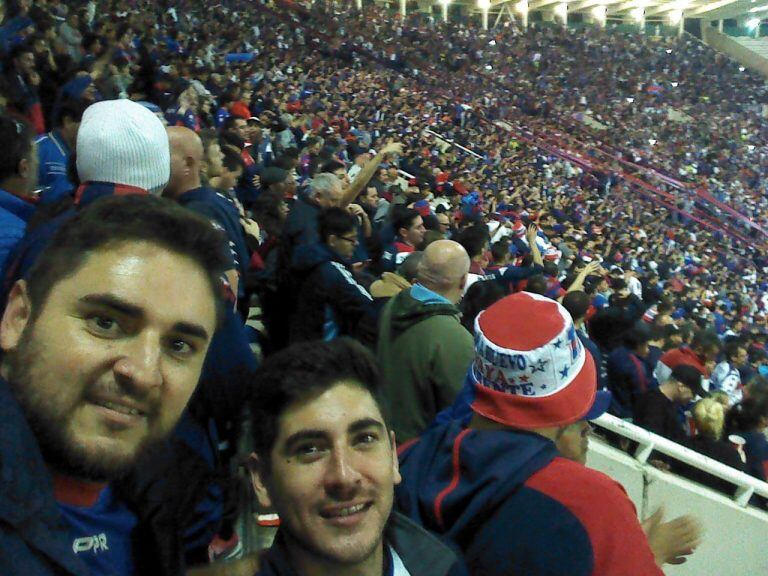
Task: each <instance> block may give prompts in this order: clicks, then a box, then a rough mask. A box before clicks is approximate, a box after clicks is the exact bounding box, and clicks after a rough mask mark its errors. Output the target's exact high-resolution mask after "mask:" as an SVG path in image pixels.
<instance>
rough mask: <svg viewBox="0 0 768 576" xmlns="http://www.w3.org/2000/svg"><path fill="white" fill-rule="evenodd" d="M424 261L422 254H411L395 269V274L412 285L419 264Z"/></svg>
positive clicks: (417, 272)
mask: <svg viewBox="0 0 768 576" xmlns="http://www.w3.org/2000/svg"><path fill="white" fill-rule="evenodd" d="M423 259H424V252H411V253H410V254H408V256H406V257H405V260H403V261H402V262H401V263H400V266H398V267H397V274H398V275H399V276H402V277H403V278H405V279H406V280H408V282H410V283H411V284H413V283H414V282H416V277H417V276H418V275H419V263H420V262H421V261H422V260H423Z"/></svg>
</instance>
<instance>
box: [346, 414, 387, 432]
mask: <svg viewBox="0 0 768 576" xmlns="http://www.w3.org/2000/svg"><path fill="white" fill-rule="evenodd" d="M370 428H376V429H377V430H379V431H383V430H385V426H384V423H383V422H381V421H379V420H376V419H375V418H362V419H360V420H356V421H354V422H353V423H352V424H350V425H349V428H348V429H347V430H348V431H349V433H350V434H354V433H355V432H362V431H363V430H368V429H370Z"/></svg>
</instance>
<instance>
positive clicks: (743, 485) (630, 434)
mask: <svg viewBox="0 0 768 576" xmlns="http://www.w3.org/2000/svg"><path fill="white" fill-rule="evenodd" d="M592 423H593V424H596V425H597V426H599V427H600V428H604V429H606V430H610V431H611V432H614V433H616V434H618V435H619V436H622V437H624V438H627V439H629V440H632V441H634V442H637V444H638V446H637V448H636V449H635V452H634V457H635V459H636V460H637V461H638V462H640V463H641V464H646V463H647V462H648V458H649V457H650V456H651V453H653V452H654V451H656V452H661V453H662V454H665V455H666V456H670V457H672V458H674V459H675V460H678V461H680V462H683V463H685V464H688V465H689V466H693V467H694V468H697V469H699V470H703V471H704V472H706V473H708V474H711V475H712V476H716V477H717V478H721V479H722V480H725V481H726V482H730V483H731V484H734V485H735V486H736V491H735V493H734V494H733V500H734V502H736V504H738V505H739V506H741V507H746V506H747V504H748V503H749V500H750V498H752V496H753V495H758V496H763V497H765V498H768V483H766V482H763V481H762V480H758V479H757V478H754V477H753V476H750V475H749V474H745V473H744V472H739V471H738V470H734V469H733V468H731V467H730V466H726V465H725V464H722V463H721V462H718V461H717V460H714V459H712V458H709V457H708V456H704V455H703V454H699V453H698V452H696V451H694V450H691V449H689V448H685V447H684V446H681V445H680V444H677V443H676V442H672V441H671V440H668V439H666V438H664V437H662V436H659V435H657V434H654V433H652V432H649V431H648V430H645V429H644V428H640V427H639V426H635V425H634V424H630V423H629V422H626V421H625V420H622V419H620V418H616V417H615V416H611V415H610V414H603V415H602V416H600V417H599V418H597V419H596V420H592Z"/></svg>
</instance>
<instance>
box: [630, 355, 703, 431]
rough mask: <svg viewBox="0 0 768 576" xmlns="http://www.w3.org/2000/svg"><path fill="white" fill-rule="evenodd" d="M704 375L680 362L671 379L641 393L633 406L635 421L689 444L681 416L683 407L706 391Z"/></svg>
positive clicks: (647, 428)
mask: <svg viewBox="0 0 768 576" xmlns="http://www.w3.org/2000/svg"><path fill="white" fill-rule="evenodd" d="M701 378H702V374H701V371H699V370H698V369H697V368H695V367H693V366H689V365H687V364H679V365H678V366H676V367H675V368H674V369H673V370H672V374H671V375H670V376H669V378H668V379H667V380H666V381H664V382H662V383H661V384H659V387H658V388H656V389H654V390H648V391H647V392H644V393H642V394H640V395H639V396H638V397H637V400H636V401H635V406H634V414H633V415H634V419H633V422H634V424H637V425H638V426H642V427H643V428H645V429H646V430H649V431H650V432H653V433H654V434H658V435H659V436H663V437H664V438H667V439H669V440H672V441H673V442H677V443H678V444H682V445H686V444H688V435H687V434H686V432H685V429H684V428H683V423H682V421H681V419H680V409H681V408H685V407H686V406H688V404H690V403H691V402H692V401H693V400H694V399H695V398H696V397H697V396H698V397H700V398H705V397H706V396H707V393H706V392H705V391H704V388H702V385H701Z"/></svg>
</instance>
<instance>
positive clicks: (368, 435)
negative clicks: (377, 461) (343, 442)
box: [355, 432, 379, 444]
mask: <svg viewBox="0 0 768 576" xmlns="http://www.w3.org/2000/svg"><path fill="white" fill-rule="evenodd" d="M355 440H356V443H357V444H375V443H376V442H378V441H379V437H378V435H376V434H373V433H372V432H364V433H362V434H360V435H359V436H358V437H357V438H356V439H355Z"/></svg>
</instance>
